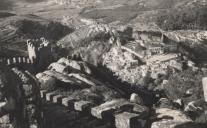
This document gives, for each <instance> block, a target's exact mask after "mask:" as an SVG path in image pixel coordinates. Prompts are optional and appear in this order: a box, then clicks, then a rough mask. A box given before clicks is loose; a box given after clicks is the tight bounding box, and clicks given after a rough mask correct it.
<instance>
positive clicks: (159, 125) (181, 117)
mask: <svg viewBox="0 0 207 128" xmlns="http://www.w3.org/2000/svg"><path fill="white" fill-rule="evenodd" d="M156 115H157V116H156V118H157V119H159V121H156V122H154V123H152V126H151V128H176V126H178V125H181V124H184V123H189V122H192V120H190V119H189V118H188V117H187V116H186V115H185V114H183V113H182V112H181V111H178V110H172V109H168V108H161V109H157V110H156Z"/></svg>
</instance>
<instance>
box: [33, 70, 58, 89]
mask: <svg viewBox="0 0 207 128" xmlns="http://www.w3.org/2000/svg"><path fill="white" fill-rule="evenodd" d="M36 78H37V79H38V80H39V82H40V88H41V89H51V88H53V87H54V85H55V83H56V81H57V79H56V78H54V77H51V76H49V75H46V74H44V73H38V74H37V75H36Z"/></svg>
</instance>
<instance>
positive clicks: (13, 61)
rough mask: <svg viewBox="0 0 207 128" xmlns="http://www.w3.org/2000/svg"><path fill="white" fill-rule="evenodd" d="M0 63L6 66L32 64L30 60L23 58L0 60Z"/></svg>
mask: <svg viewBox="0 0 207 128" xmlns="http://www.w3.org/2000/svg"><path fill="white" fill-rule="evenodd" d="M0 62H2V63H5V64H6V65H18V64H22V65H24V64H32V63H31V61H30V59H29V58H28V57H24V56H18V57H9V58H0Z"/></svg>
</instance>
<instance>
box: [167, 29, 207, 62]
mask: <svg viewBox="0 0 207 128" xmlns="http://www.w3.org/2000/svg"><path fill="white" fill-rule="evenodd" d="M165 34H166V36H167V37H168V38H169V39H171V40H174V41H176V42H178V43H179V44H180V45H181V46H183V47H184V49H185V50H186V52H187V54H188V55H189V56H190V57H197V58H196V59H197V60H198V61H206V57H205V55H206V53H207V51H206V47H207V44H206V43H205V42H206V40H207V32H206V31H190V30H189V31H184V30H181V31H171V32H165ZM181 52H184V51H181Z"/></svg>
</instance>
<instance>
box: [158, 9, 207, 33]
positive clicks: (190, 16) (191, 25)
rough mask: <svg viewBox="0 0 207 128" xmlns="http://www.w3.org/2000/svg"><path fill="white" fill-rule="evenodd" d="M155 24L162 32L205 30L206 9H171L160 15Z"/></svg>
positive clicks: (206, 27) (206, 21)
mask: <svg viewBox="0 0 207 128" xmlns="http://www.w3.org/2000/svg"><path fill="white" fill-rule="evenodd" d="M156 23H157V25H159V26H160V27H161V28H162V29H164V30H181V29H193V30H196V29H199V30H207V24H206V23H207V7H206V6H196V7H194V8H184V9H181V10H179V9H171V10H170V11H169V12H165V13H160V14H159V15H158V16H157V19H156Z"/></svg>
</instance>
